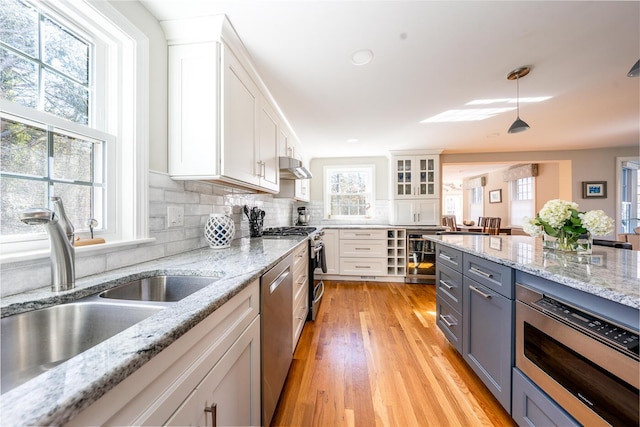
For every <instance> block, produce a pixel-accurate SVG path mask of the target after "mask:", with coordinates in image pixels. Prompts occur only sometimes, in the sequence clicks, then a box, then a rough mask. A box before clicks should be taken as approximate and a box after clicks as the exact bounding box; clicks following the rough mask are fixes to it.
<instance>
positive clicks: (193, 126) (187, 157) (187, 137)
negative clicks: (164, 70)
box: [168, 42, 220, 177]
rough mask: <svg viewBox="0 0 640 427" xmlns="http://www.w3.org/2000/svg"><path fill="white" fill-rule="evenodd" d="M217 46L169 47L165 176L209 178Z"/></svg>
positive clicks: (213, 160) (215, 154)
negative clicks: (167, 162)
mask: <svg viewBox="0 0 640 427" xmlns="http://www.w3.org/2000/svg"><path fill="white" fill-rule="evenodd" d="M219 48H220V45H219V44H218V43H214V42H211V43H198V44H191V45H176V46H169V58H168V65H169V107H168V108H169V124H168V129H169V175H171V176H173V177H184V176H203V177H213V176H216V175H218V174H219V173H220V170H219V163H220V159H219V151H218V132H219V129H218V125H219V124H218V120H217V117H218V115H219V111H218V107H219V99H220V94H219V93H218V81H219V76H218V73H219V67H218V58H219Z"/></svg>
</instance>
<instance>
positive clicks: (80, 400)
mask: <svg viewBox="0 0 640 427" xmlns="http://www.w3.org/2000/svg"><path fill="white" fill-rule="evenodd" d="M304 240H306V237H291V238H280V239H269V238H259V239H248V238H245V239H238V240H236V241H234V242H233V243H232V245H231V248H228V249H209V248H203V249H198V250H195V251H191V252H187V253H183V254H180V255H175V256H171V257H167V258H161V259H158V260H154V261H150V262H145V263H141V264H137V265H134V266H131V267H127V268H122V269H118V270H113V271H110V272H108V273H104V274H99V275H95V276H91V277H87V278H82V279H79V280H77V281H76V288H75V289H74V290H71V291H65V292H61V293H57V294H54V293H53V292H51V291H50V290H49V288H48V287H47V288H42V289H38V290H35V291H31V292H26V293H24V294H19V295H14V296H8V297H3V298H2V302H1V306H0V310H1V313H2V316H3V317H4V316H8V315H11V314H16V313H20V312H23V311H30V310H34V309H38V308H44V307H48V306H51V305H56V304H60V303H64V302H70V301H74V300H76V299H78V298H82V297H84V296H88V295H92V294H95V293H97V292H100V291H102V290H104V289H108V288H112V287H114V286H117V285H119V284H123V283H126V282H129V281H131V280H135V279H138V278H143V277H149V276H153V275H195V276H214V277H217V278H218V280H217V281H215V282H213V283H212V284H211V285H209V286H207V287H206V288H204V289H201V290H199V291H198V292H196V293H194V294H192V295H190V296H188V297H187V298H185V299H183V300H181V301H178V302H176V303H172V304H171V305H170V306H169V307H167V308H166V309H164V310H161V311H159V312H158V313H155V314H153V315H152V316H151V317H149V318H147V319H145V320H143V321H142V322H140V323H137V324H136V325H135V327H131V328H128V329H126V330H124V331H123V332H121V333H119V334H117V335H115V336H113V337H112V338H110V339H108V340H106V341H104V342H102V343H100V344H98V345H97V346H95V347H92V348H90V349H89V350H87V351H85V352H83V353H81V354H79V355H77V356H75V357H73V358H71V359H69V360H67V361H65V362H64V363H61V364H60V365H58V366H56V367H55V368H52V369H50V370H48V371H46V372H44V373H42V374H41V375H39V376H37V377H35V378H33V379H31V380H29V381H27V382H25V383H24V384H22V385H20V386H18V387H16V388H14V389H12V390H9V391H7V392H6V393H4V394H2V395H1V400H2V402H1V403H0V413H1V414H2V415H1V416H2V425H3V426H13V425H15V426H23V425H52V424H55V425H60V424H64V423H66V422H68V421H69V420H71V419H72V418H73V417H74V416H75V415H77V414H79V413H80V412H81V411H82V410H83V409H85V408H87V407H88V406H89V405H91V404H92V403H93V402H95V401H96V400H98V399H99V398H100V397H101V396H103V395H104V394H105V393H106V392H107V391H109V390H110V389H111V388H113V387H115V386H116V385H117V384H118V383H119V382H121V381H123V380H124V379H125V378H127V377H128V376H129V375H131V374H132V373H133V372H134V371H135V370H137V369H138V368H140V367H141V366H142V365H143V364H144V363H146V362H147V361H149V360H150V359H151V358H152V357H154V356H155V355H157V354H158V353H160V352H161V351H162V350H163V349H165V348H166V347H168V346H169V345H170V344H171V343H173V342H174V341H175V340H177V339H178V338H179V337H180V336H182V335H183V334H184V333H186V332H187V331H188V330H189V329H191V328H192V327H193V326H195V325H196V324H197V323H199V322H200V321H202V320H203V319H204V318H205V317H207V316H208V315H210V314H211V313H212V312H214V311H215V310H216V309H217V308H218V307H220V306H221V305H223V304H224V303H225V302H227V301H228V300H229V299H231V298H232V297H233V296H234V295H236V294H237V293H239V292H240V291H241V290H242V289H244V288H245V287H246V286H248V285H249V284H250V283H251V282H252V281H253V280H255V279H258V278H259V277H260V276H261V275H262V274H263V273H264V272H266V271H267V270H268V269H269V268H271V267H272V266H274V265H275V264H276V263H277V262H278V261H279V260H281V259H282V258H284V257H285V256H286V255H287V254H288V253H289V252H291V251H292V250H293V249H294V247H295V246H297V245H298V243H300V242H301V241H304Z"/></svg>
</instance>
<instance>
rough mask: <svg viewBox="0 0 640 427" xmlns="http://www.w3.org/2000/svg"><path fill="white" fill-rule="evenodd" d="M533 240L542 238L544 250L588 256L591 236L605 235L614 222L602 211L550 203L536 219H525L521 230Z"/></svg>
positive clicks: (572, 203) (555, 202)
mask: <svg viewBox="0 0 640 427" xmlns="http://www.w3.org/2000/svg"><path fill="white" fill-rule="evenodd" d="M522 229H523V230H524V232H525V233H527V234H530V235H531V236H533V237H536V236H542V237H543V244H544V246H545V247H547V248H551V249H559V250H564V251H576V252H579V253H590V252H591V245H592V243H593V240H592V239H593V236H605V235H607V234H609V233H611V232H612V231H613V230H614V221H613V219H611V218H609V217H608V216H607V215H606V214H605V213H604V211H601V210H593V211H589V212H580V211H578V204H577V203H574V202H568V201H566V200H560V199H554V200H549V201H548V202H547V203H545V205H544V206H543V207H542V209H540V212H538V214H537V215H536V217H535V218H525V222H524V225H523V227H522Z"/></svg>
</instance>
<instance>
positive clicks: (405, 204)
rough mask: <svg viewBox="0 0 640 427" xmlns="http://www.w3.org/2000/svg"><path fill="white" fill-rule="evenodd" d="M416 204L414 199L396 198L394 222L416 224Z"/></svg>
mask: <svg viewBox="0 0 640 427" xmlns="http://www.w3.org/2000/svg"><path fill="white" fill-rule="evenodd" d="M415 209H416V205H415V203H414V201H413V200H396V201H394V202H393V213H394V224H398V225H413V224H416V219H417V216H416V210H415Z"/></svg>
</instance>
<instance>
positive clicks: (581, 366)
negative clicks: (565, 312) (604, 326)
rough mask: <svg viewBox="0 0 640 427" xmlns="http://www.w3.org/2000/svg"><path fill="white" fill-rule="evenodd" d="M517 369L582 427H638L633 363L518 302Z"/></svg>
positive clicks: (636, 368)
mask: <svg viewBox="0 0 640 427" xmlns="http://www.w3.org/2000/svg"><path fill="white" fill-rule="evenodd" d="M516 366H517V367H518V368H519V369H520V370H521V371H522V372H524V373H525V374H526V375H527V376H528V377H529V378H531V379H532V380H533V382H535V383H536V384H537V385H538V387H540V388H541V389H542V390H543V391H544V392H545V393H547V394H548V395H549V396H551V398H553V399H554V400H555V401H556V402H557V403H558V404H559V405H560V406H562V407H563V408H564V409H565V410H566V411H567V412H569V413H570V414H571V415H572V416H573V417H574V418H576V419H577V420H578V421H579V422H580V423H582V424H584V425H588V426H597V425H609V424H611V425H614V426H616V425H620V426H631V425H633V426H637V425H638V422H639V420H638V411H639V403H638V402H639V395H638V383H639V382H640V379H639V378H640V377H639V374H640V372H639V364H638V361H637V360H635V359H633V358H632V357H630V356H628V355H625V354H622V353H621V352H619V351H617V350H615V349H613V348H611V347H609V346H608V345H606V344H604V343H601V342H600V341H598V340H596V339H594V338H592V337H590V336H588V335H586V334H585V333H583V332H581V331H579V330H577V329H575V328H573V327H571V326H569V325H567V324H565V323H563V322H561V321H559V320H557V319H555V318H553V317H551V316H549V315H547V314H545V313H543V312H541V311H539V310H537V309H535V308H532V307H530V306H529V305H527V304H525V303H523V302H521V301H517V302H516Z"/></svg>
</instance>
